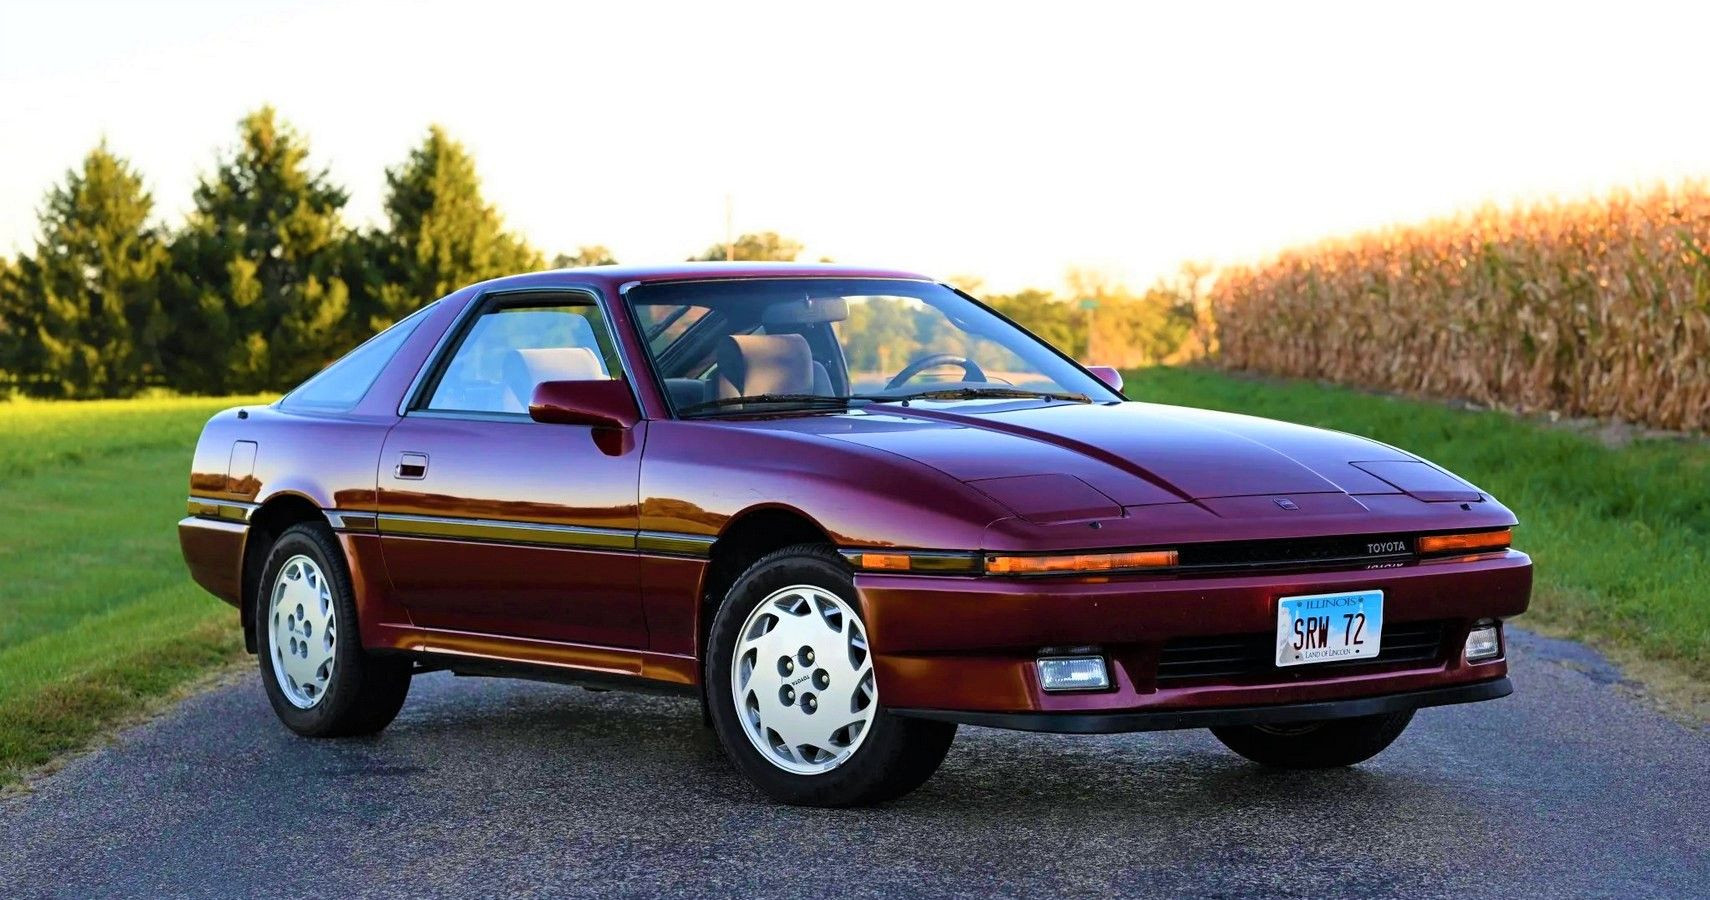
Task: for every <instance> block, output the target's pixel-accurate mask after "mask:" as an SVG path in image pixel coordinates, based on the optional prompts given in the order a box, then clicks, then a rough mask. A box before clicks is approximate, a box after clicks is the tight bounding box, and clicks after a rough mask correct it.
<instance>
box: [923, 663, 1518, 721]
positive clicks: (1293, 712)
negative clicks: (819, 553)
mask: <svg viewBox="0 0 1710 900" xmlns="http://www.w3.org/2000/svg"><path fill="white" fill-rule="evenodd" d="M1512 693H1514V685H1513V683H1512V682H1510V681H1509V680H1508V679H1507V678H1506V677H1504V678H1495V679H1492V680H1490V681H1480V682H1477V683H1475V684H1458V685H1455V686H1453V687H1444V688H1432V689H1431V690H1427V691H1409V692H1408V693H1405V694H1385V695H1382V696H1378V697H1355V698H1352V699H1348V700H1320V701H1316V702H1312V703H1282V704H1277V705H1274V706H1226V707H1221V708H1212V709H1151V710H1145V711H1141V712H1123V713H1042V712H981V711H959V710H953V709H893V710H891V713H892V714H893V715H898V716H907V717H909V718H915V719H936V720H938V721H941V722H956V723H958V724H962V725H984V726H986V727H988V728H1011V729H1015V730H1017V731H1049V732H1054V733H1057V734H1118V733H1121V732H1127V731H1168V730H1171V729H1176V728H1217V727H1223V726H1228V725H1280V724H1283V723H1288V722H1317V721H1321V720H1324V719H1347V718H1353V717H1355V716H1375V715H1381V714H1383V713H1394V712H1402V711H1405V710H1411V709H1419V708H1421V707H1426V706H1447V705H1449V704H1451V703H1474V702H1477V701H1479V700H1495V699H1496V698H1498V697H1506V696H1508V695H1509V694H1512Z"/></svg>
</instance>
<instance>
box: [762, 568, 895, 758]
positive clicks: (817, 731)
mask: <svg viewBox="0 0 1710 900" xmlns="http://www.w3.org/2000/svg"><path fill="white" fill-rule="evenodd" d="M730 689H731V694H732V696H733V697H734V698H735V700H736V715H737V718H738V719H740V720H741V721H742V730H743V731H744V732H745V733H746V734H747V735H748V740H749V741H750V742H752V743H753V744H754V747H755V749H757V750H759V751H760V755H761V756H763V757H765V758H766V760H767V761H769V762H771V763H772V765H774V766H777V767H778V768H780V769H783V770H784V771H786V772H793V773H795V774H798V775H818V774H821V773H824V772H829V771H831V770H832V769H835V768H837V767H838V766H840V765H842V764H843V763H845V762H847V761H848V760H849V758H850V757H851V756H853V755H854V753H855V751H856V750H857V749H859V748H860V746H861V742H862V741H863V740H864V739H866V737H867V732H868V730H869V726H871V724H872V720H873V715H874V713H875V712H877V710H878V702H879V692H878V688H877V687H876V686H875V684H874V682H873V659H872V655H871V654H870V653H868V652H867V630H866V629H865V628H864V627H863V626H862V625H861V619H860V617H859V616H857V615H856V614H855V611H854V610H853V609H851V608H850V606H849V604H847V603H845V602H844V601H843V598H841V597H839V596H837V595H836V594H834V593H832V592H830V591H827V590H825V589H824V588H818V587H814V586H813V585H808V584H798V585H792V586H790V587H786V588H783V589H781V590H778V591H774V592H773V593H772V594H771V595H770V596H768V597H767V598H766V599H765V600H762V601H761V602H760V604H759V605H758V606H756V607H754V611H753V612H751V613H749V614H748V620H747V621H745V622H743V623H742V630H741V631H740V632H738V634H737V640H736V650H735V652H734V654H733V656H732V659H731V666H730Z"/></svg>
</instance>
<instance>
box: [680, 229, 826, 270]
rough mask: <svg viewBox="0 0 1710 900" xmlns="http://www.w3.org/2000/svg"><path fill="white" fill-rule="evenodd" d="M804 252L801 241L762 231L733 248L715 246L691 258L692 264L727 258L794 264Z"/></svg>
mask: <svg viewBox="0 0 1710 900" xmlns="http://www.w3.org/2000/svg"><path fill="white" fill-rule="evenodd" d="M801 252H802V245H801V243H800V242H799V241H792V240H790V239H789V238H787V237H782V236H780V235H779V234H778V233H777V232H776V231H761V232H757V233H754V234H745V235H743V236H741V237H739V238H737V239H736V241H735V242H734V243H733V245H732V246H731V247H728V248H727V247H725V245H723V244H714V245H712V246H711V247H708V248H707V250H706V252H705V253H702V254H701V255H700V256H693V257H690V258H689V261H690V262H715V261H722V260H725V259H727V258H729V259H734V260H758V261H769V262H794V261H795V258H796V257H797V256H800V255H801Z"/></svg>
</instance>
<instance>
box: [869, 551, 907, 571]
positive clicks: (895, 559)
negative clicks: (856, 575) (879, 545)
mask: <svg viewBox="0 0 1710 900" xmlns="http://www.w3.org/2000/svg"><path fill="white" fill-rule="evenodd" d="M861 568H863V569H879V570H881V571H887V572H906V571H908V570H909V569H910V568H911V565H910V561H909V558H908V554H906V553H863V554H861Z"/></svg>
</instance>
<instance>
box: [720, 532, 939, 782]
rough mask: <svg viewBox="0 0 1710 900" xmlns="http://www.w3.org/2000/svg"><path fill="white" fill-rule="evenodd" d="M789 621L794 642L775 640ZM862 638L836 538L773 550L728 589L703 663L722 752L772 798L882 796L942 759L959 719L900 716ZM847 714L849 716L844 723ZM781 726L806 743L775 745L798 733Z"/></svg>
mask: <svg viewBox="0 0 1710 900" xmlns="http://www.w3.org/2000/svg"><path fill="white" fill-rule="evenodd" d="M763 606H764V608H762V607H763ZM791 609H794V610H796V612H795V613H792V612H790V610H791ZM786 630H787V631H788V637H789V640H787V641H785V643H787V644H788V647H785V646H783V644H779V645H778V646H777V647H773V646H772V644H774V643H778V642H779V641H783V640H784V638H785V636H786ZM739 647H740V648H742V650H743V653H742V655H741V659H739V657H738V649H739ZM865 648H866V631H865V626H864V624H863V623H862V619H861V611H860V600H859V598H858V596H857V595H856V593H855V581H854V578H853V577H852V576H851V575H850V572H849V567H848V566H847V565H846V564H845V563H844V562H843V560H842V559H841V558H839V557H838V556H837V554H836V552H835V551H833V550H832V549H831V548H829V547H826V546H823V545H818V544H799V545H796V546H794V547H786V548H784V549H782V550H779V551H777V552H775V553H772V554H769V555H767V556H765V557H763V558H761V559H760V560H759V561H758V562H756V563H754V564H753V565H752V566H750V567H749V568H748V571H747V572H745V573H743V575H742V577H741V578H738V579H737V581H736V584H735V585H733V586H732V587H731V589H730V592H729V593H728V594H727V595H726V596H725V598H724V602H723V604H722V605H720V607H719V610H718V614H717V616H716V617H714V619H713V625H712V632H711V634H710V635H709V636H708V639H707V652H706V659H705V661H704V663H703V669H702V673H703V675H704V681H703V683H704V686H705V692H706V700H707V707H708V709H709V711H710V713H711V716H712V724H713V730H714V731H715V732H716V733H717V734H718V739H719V744H720V745H721V746H722V747H723V748H724V752H725V755H726V756H728V757H729V758H730V760H731V762H733V763H734V764H735V765H736V767H737V769H738V770H740V771H741V772H742V774H743V775H744V776H746V777H747V778H748V780H749V781H750V782H752V783H753V784H754V785H755V786H756V787H758V788H760V790H762V791H764V792H765V793H766V794H767V795H769V796H770V797H772V798H773V799H775V800H778V801H781V802H783V803H789V804H792V805H796V806H829V807H838V806H866V805H871V804H875V803H882V802H885V801H887V800H892V799H895V798H897V797H901V796H902V795H904V794H906V793H908V792H909V791H912V790H914V789H915V788H917V787H919V786H921V785H922V784H924V783H925V782H926V780H927V779H928V778H930V777H932V773H933V772H935V771H937V769H938V765H939V763H941V762H943V761H944V755H945V754H946V753H948V752H949V750H950V744H951V742H952V741H953V740H954V739H955V737H956V726H955V725H954V724H953V723H948V722H931V721H925V720H921V719H905V718H899V717H897V716H894V715H892V714H891V713H890V711H889V710H887V709H885V707H884V706H883V705H882V703H880V702H879V698H880V697H882V696H883V694H882V686H880V685H877V683H876V681H874V680H873V679H872V662H871V659H870V656H869V655H868V654H867V653H866V649H865ZM797 659H801V660H803V662H802V663H800V664H798V663H796V662H795V660H797ZM744 660H747V663H746V664H744V662H743V661H744ZM785 669H788V672H787V673H785V672H784V670H785ZM733 673H734V674H735V676H736V677H735V678H733ZM774 682H776V683H774ZM762 683H763V685H764V686H763V687H760V688H757V689H752V690H750V689H748V686H751V685H759V684H762ZM739 693H740V694H742V695H743V697H744V702H743V706H742V707H741V708H739V707H738V694H739ZM750 698H751V699H750ZM786 698H788V700H789V701H790V702H788V703H786V702H785V700H786ZM820 698H823V700H822V699H820ZM750 704H752V705H750ZM846 721H847V722H849V723H852V724H850V725H848V726H846V727H841V728H840V727H839V726H840V725H842V723H844V722H846ZM853 723H861V724H860V725H859V728H858V729H857V728H856V727H855V725H854V724H853ZM798 729H799V730H798ZM821 732H824V733H823V734H822V733H821ZM781 734H790V735H795V736H799V737H800V738H801V740H802V741H803V742H804V743H801V744H799V745H793V747H794V748H793V749H791V748H790V747H788V746H785V747H780V746H774V745H776V744H779V743H783V744H785V745H790V744H791V742H790V741H787V740H786V741H781V742H780V741H777V740H772V739H770V737H772V736H779V735H781ZM803 748H807V749H805V750H804V749H803Z"/></svg>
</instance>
